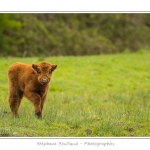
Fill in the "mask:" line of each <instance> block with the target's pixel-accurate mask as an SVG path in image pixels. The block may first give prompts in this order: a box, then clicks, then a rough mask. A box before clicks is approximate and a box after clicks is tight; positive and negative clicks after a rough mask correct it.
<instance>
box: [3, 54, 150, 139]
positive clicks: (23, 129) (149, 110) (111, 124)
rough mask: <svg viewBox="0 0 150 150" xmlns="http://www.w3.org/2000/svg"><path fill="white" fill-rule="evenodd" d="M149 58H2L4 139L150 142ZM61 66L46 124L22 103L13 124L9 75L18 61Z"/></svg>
mask: <svg viewBox="0 0 150 150" xmlns="http://www.w3.org/2000/svg"><path fill="white" fill-rule="evenodd" d="M149 58H150V52H146V51H145V52H139V53H134V54H116V55H99V56H84V57H51V58H7V59H5V58H0V136H2V137H4V136H8V137H12V136H17V137H18V136H19V137H20V136H21V137H24V136H31V137H37V136H38V137H54V136H55V137H78V136H80V137H81V136H82V137H87V136H88V137H95V136H100V137H122V136H127V137H130V136H136V137H139V136H140V137H141V136H142V137H143V136H144V137H145V136H150V59H149ZM42 60H45V61H49V62H51V63H56V64H57V65H58V68H57V69H56V70H55V72H54V73H53V78H52V81H51V84H50V89H49V92H48V96H47V101H46V103H45V106H44V110H43V120H38V119H36V117H35V116H34V109H33V106H32V103H31V102H30V101H29V100H27V99H26V98H24V99H23V101H22V103H21V106H20V109H19V114H20V117H19V118H17V119H14V118H13V117H12V115H11V113H10V109H9V105H8V101H7V99H8V89H7V87H8V80H7V69H8V67H9V66H10V65H11V64H12V63H13V62H16V61H21V62H25V63H38V62H39V61H42Z"/></svg>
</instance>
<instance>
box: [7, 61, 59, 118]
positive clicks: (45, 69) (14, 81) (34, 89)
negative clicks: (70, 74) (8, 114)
mask: <svg viewBox="0 0 150 150" xmlns="http://www.w3.org/2000/svg"><path fill="white" fill-rule="evenodd" d="M56 67H57V65H55V64H50V63H48V62H41V63H39V64H38V65H36V64H32V65H29V64H23V63H20V62H16V63H14V64H13V65H11V66H10V67H9V69H8V78H9V99H8V101H9V105H10V109H11V111H12V113H13V116H14V117H17V116H18V109H19V106H20V103H21V100H22V98H23V95H24V96H25V97H26V98H28V99H29V100H30V101H31V102H32V103H33V105H34V110H35V115H36V116H37V117H38V118H42V109H43V105H44V102H45V99H46V95H47V91H48V87H49V82H50V80H51V77H52V72H53V71H54V70H55V69H56Z"/></svg>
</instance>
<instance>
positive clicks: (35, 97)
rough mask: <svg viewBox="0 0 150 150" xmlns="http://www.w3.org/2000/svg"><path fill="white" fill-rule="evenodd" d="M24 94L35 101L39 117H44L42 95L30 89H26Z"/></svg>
mask: <svg viewBox="0 0 150 150" xmlns="http://www.w3.org/2000/svg"><path fill="white" fill-rule="evenodd" d="M24 95H25V97H26V98H28V99H29V100H30V101H31V102H32V103H33V106H34V112H35V115H36V116H37V117H38V119H42V109H41V97H40V95H39V94H38V93H36V92H32V91H29V90H25V92H24Z"/></svg>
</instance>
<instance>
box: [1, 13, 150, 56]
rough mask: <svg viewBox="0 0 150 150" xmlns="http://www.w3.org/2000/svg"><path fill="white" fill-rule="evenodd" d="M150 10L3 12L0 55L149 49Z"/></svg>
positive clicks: (89, 52) (73, 53) (39, 54)
mask: <svg viewBox="0 0 150 150" xmlns="http://www.w3.org/2000/svg"><path fill="white" fill-rule="evenodd" d="M149 39H150V14H145V13H144V14H141V13H126V14H123V13H98V14H97V13H96V14H89V13H86V14H85V13H84V14H82V13H81V14H80V13H77V14H74V13H69V14H68V13H66V14H63V13H60V14H57V13H55V14H53V13H45V14H44V13H38V14H36V13H31V14H30V13H26V14H23V13H11V14H9V13H6V14H5V13H1V14H0V56H1V57H2V56H4V57H7V56H15V57H29V56H31V57H32V56H43V57H44V56H64V55H74V56H77V55H97V54H110V53H120V52H135V51H138V50H139V49H150V42H149Z"/></svg>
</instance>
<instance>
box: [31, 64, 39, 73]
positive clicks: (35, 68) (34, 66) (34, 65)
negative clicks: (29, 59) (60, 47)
mask: <svg viewBox="0 0 150 150" xmlns="http://www.w3.org/2000/svg"><path fill="white" fill-rule="evenodd" d="M32 68H33V69H34V70H35V71H36V72H38V70H39V69H38V65H36V64H32Z"/></svg>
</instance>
